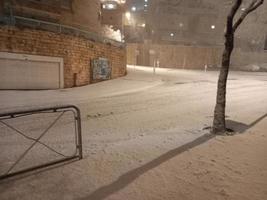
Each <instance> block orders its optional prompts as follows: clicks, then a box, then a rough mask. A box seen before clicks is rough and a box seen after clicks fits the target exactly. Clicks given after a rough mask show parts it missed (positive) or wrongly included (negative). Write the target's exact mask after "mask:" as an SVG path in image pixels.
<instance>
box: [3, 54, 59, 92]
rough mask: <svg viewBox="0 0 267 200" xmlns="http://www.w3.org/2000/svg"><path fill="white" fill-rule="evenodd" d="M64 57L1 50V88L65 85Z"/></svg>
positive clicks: (46, 87)
mask: <svg viewBox="0 0 267 200" xmlns="http://www.w3.org/2000/svg"><path fill="white" fill-rule="evenodd" d="M63 74H64V73H63V59H62V58H55V57H47V56H35V55H26V54H14V53H5V52H0V89H58V88H63V87H64V79H63Z"/></svg>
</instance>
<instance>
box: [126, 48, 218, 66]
mask: <svg viewBox="0 0 267 200" xmlns="http://www.w3.org/2000/svg"><path fill="white" fill-rule="evenodd" d="M144 46H145V47H144ZM136 50H137V53H136ZM137 54H138V55H137ZM220 56H221V48H219V47H192V46H179V45H143V44H127V64H132V65H133V64H137V65H145V66H153V65H154V62H155V61H157V60H158V61H159V66H160V67H171V68H183V69H203V68H204V66H205V65H208V66H213V67H215V66H219V65H220V62H221V60H220Z"/></svg>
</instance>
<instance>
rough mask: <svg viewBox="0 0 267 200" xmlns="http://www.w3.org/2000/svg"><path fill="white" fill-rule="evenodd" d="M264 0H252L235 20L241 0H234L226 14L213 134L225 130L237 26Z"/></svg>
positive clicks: (221, 132)
mask: <svg viewBox="0 0 267 200" xmlns="http://www.w3.org/2000/svg"><path fill="white" fill-rule="evenodd" d="M263 2H264V0H252V2H251V3H250V4H249V5H248V7H247V8H246V9H245V10H243V13H242V14H241V15H240V17H239V18H238V19H237V20H236V21H235V20H234V18H235V15H236V14H237V12H238V10H239V9H240V6H241V5H242V3H243V0H234V4H233V6H232V8H231V11H230V13H229V14H228V16H227V23H226V31H225V44H224V46H225V48H224V51H223V56H222V66H221V70H220V75H219V80H218V86H217V99H216V106H215V111H214V119H213V126H212V132H213V133H214V134H223V133H225V132H226V125H225V104H226V86H227V78H228V72H229V66H230V59H231V54H232V51H233V48H234V35H235V31H236V30H237V28H238V27H239V26H240V24H241V23H242V22H243V21H244V19H245V18H246V16H247V15H248V14H249V13H251V12H253V11H254V10H256V9H257V8H258V7H259V6H260V5H262V4H263Z"/></svg>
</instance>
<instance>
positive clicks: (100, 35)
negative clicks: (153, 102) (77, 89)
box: [0, 0, 126, 89]
mask: <svg viewBox="0 0 267 200" xmlns="http://www.w3.org/2000/svg"><path fill="white" fill-rule="evenodd" d="M101 15H102V8H101V2H100V0H90V1H88V0H2V1H1V2H0V89H56V88H69V87H74V86H82V85H87V84H89V83H93V82H97V81H101V80H106V79H110V78H116V77H120V76H124V75H125V74H126V49H125V45H124V44H123V43H122V42H120V41H116V40H114V38H112V37H111V36H112V35H111V34H110V35H109V34H106V32H105V31H104V27H103V24H102V22H101V20H102V16H101ZM105 73H106V74H105Z"/></svg>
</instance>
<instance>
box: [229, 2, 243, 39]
mask: <svg viewBox="0 0 267 200" xmlns="http://www.w3.org/2000/svg"><path fill="white" fill-rule="evenodd" d="M242 2H243V0H236V1H235V4H234V5H233V7H232V9H231V11H230V13H229V15H228V16H227V25H226V35H229V34H232V33H233V19H234V17H235V15H236V13H237V11H238V9H239V8H240V6H241V4H242Z"/></svg>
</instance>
